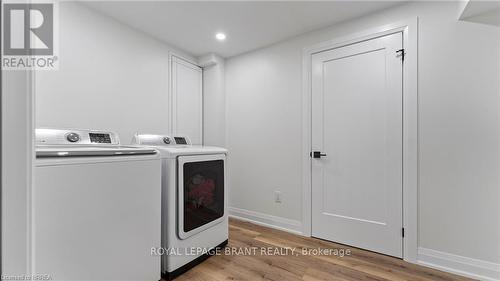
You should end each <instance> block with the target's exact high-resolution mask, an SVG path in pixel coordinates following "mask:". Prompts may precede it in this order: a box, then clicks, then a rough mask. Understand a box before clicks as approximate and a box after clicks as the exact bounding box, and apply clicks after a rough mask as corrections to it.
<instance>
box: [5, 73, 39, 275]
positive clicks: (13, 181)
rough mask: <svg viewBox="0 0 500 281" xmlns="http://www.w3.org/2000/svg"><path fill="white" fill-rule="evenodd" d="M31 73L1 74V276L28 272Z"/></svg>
mask: <svg viewBox="0 0 500 281" xmlns="http://www.w3.org/2000/svg"><path fill="white" fill-rule="evenodd" d="M30 79H31V75H30V73H29V72H28V71H18V70H17V71H7V70H4V71H2V85H1V86H2V102H1V103H2V153H1V157H2V274H3V275H6V276H8V275H10V276H15V275H20V274H25V273H27V272H28V269H29V258H28V250H29V247H28V245H29V244H28V241H29V236H28V233H29V231H28V229H29V223H28V222H29V216H30V212H29V210H30V209H29V204H28V202H29V201H28V200H29V197H30V190H31V180H30V175H31V161H32V157H33V155H32V145H33V144H32V141H31V139H32V137H31V130H32V114H31V112H32V96H31V83H30V81H31V80H30Z"/></svg>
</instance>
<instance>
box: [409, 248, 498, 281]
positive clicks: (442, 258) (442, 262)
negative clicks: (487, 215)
mask: <svg viewBox="0 0 500 281" xmlns="http://www.w3.org/2000/svg"><path fill="white" fill-rule="evenodd" d="M417 263H418V264H420V265H423V266H428V267H432V268H435V269H439V270H442V271H447V272H450V273H455V274H458V275H462V276H465V277H470V278H474V279H479V280H482V281H499V280H500V264H497V263H492V262H488V261H483V260H478V259H473V258H468V257H463V256H458V255H454V254H449V253H445V252H440V251H436V250H431V249H426V248H418V262H417Z"/></svg>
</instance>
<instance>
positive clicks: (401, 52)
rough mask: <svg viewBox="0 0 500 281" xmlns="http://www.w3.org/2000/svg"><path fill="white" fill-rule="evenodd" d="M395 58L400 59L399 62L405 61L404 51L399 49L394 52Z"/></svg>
mask: <svg viewBox="0 0 500 281" xmlns="http://www.w3.org/2000/svg"><path fill="white" fill-rule="evenodd" d="M396 56H397V57H401V60H402V61H404V60H405V49H399V50H397V51H396Z"/></svg>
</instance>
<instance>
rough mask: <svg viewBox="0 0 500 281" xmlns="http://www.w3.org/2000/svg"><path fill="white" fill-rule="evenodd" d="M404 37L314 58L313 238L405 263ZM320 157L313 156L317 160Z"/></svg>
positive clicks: (387, 37) (349, 46)
mask: <svg viewBox="0 0 500 281" xmlns="http://www.w3.org/2000/svg"><path fill="white" fill-rule="evenodd" d="M402 43H403V37H402V34H401V33H396V34H391V35H387V36H383V37H379V38H376V39H372V40H368V41H364V42H361V43H357V44H353V45H348V46H345V47H341V48H337V49H333V50H329V51H325V52H321V53H318V54H315V55H313V56H312V148H313V151H319V152H321V153H322V154H326V156H322V157H320V158H313V159H312V235H313V236H315V237H318V238H322V239H326V240H331V241H335V242H338V243H342V244H347V245H352V246H355V247H359V248H364V249H368V250H372V251H376V252H380V253H383V254H387V255H391V256H396V257H402V254H403V253H402V251H403V250H402V243H403V240H402V239H403V238H402V207H403V204H402V195H403V194H402V157H403V154H402V135H403V131H402V129H403V128H402V126H403V125H402V124H403V123H402V118H403V115H402V113H403V112H402V94H403V92H402V58H401V56H399V55H398V53H397V51H398V50H400V49H401V48H402ZM313 156H314V155H313Z"/></svg>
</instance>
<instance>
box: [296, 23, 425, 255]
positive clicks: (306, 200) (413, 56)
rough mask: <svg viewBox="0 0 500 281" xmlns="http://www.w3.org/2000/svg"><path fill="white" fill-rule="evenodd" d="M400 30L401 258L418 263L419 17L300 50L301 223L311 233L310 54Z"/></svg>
mask: <svg viewBox="0 0 500 281" xmlns="http://www.w3.org/2000/svg"><path fill="white" fill-rule="evenodd" d="M397 32H402V33H403V48H404V50H405V57H404V63H403V198H402V199H403V227H404V229H405V237H404V240H403V259H404V260H405V261H408V262H412V263H416V262H417V247H418V229H417V225H418V95H417V94H418V89H417V86H418V84H417V82H418V71H417V62H418V61H417V56H418V18H416V17H415V18H412V19H408V20H404V21H401V22H396V23H391V24H387V25H383V26H380V27H377V28H374V29H371V30H367V31H363V32H360V33H356V34H352V35H349V36H346V37H342V38H338V39H333V40H330V41H326V42H322V43H320V44H317V45H314V46H310V47H307V48H305V49H304V50H303V52H302V79H303V80H302V87H303V89H302V143H303V146H302V169H303V183H302V198H303V199H302V225H303V230H302V233H303V235H306V236H311V229H312V219H311V215H312V212H311V206H312V198H311V197H312V196H311V192H312V182H311V179H312V178H311V158H310V155H309V153H310V152H311V150H312V147H311V137H312V134H311V133H312V132H311V120H312V117H311V113H312V108H311V104H312V102H311V99H312V93H311V86H312V82H311V67H312V66H311V56H312V55H313V54H315V53H319V52H323V51H326V50H331V49H335V48H339V47H343V46H347V45H351V44H355V43H359V42H363V41H366V40H370V39H374V38H377V37H381V36H385V35H389V34H392V33H397Z"/></svg>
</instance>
